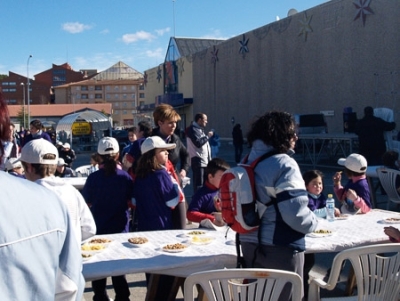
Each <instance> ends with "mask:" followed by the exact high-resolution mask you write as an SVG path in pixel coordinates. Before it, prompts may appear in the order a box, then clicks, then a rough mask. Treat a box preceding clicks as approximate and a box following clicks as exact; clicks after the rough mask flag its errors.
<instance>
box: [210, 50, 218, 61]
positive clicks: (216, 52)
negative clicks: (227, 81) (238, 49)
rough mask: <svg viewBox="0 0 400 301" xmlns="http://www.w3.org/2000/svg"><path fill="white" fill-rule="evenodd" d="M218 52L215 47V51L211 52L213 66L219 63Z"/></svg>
mask: <svg viewBox="0 0 400 301" xmlns="http://www.w3.org/2000/svg"><path fill="white" fill-rule="evenodd" d="M218 51H219V49H217V48H215V46H214V47H213V50H212V51H210V53H211V64H214V65H215V64H216V63H217V62H218Z"/></svg>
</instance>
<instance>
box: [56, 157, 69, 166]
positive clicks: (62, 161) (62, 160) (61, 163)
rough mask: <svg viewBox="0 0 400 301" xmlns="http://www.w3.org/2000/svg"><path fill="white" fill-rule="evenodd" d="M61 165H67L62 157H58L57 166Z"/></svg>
mask: <svg viewBox="0 0 400 301" xmlns="http://www.w3.org/2000/svg"><path fill="white" fill-rule="evenodd" d="M63 165H64V166H65V165H67V163H65V161H64V159H63V158H58V161H57V166H63Z"/></svg>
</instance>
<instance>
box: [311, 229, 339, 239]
mask: <svg viewBox="0 0 400 301" xmlns="http://www.w3.org/2000/svg"><path fill="white" fill-rule="evenodd" d="M333 233H334V231H332V230H329V229H318V230H315V231H314V232H311V233H308V234H307V235H308V236H310V237H326V236H331V235H333Z"/></svg>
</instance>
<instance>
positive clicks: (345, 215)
mask: <svg viewBox="0 0 400 301" xmlns="http://www.w3.org/2000/svg"><path fill="white" fill-rule="evenodd" d="M349 217H350V215H349V214H341V215H340V216H337V217H335V220H338V221H341V220H346V219H348V218H349Z"/></svg>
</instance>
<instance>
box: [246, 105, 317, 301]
mask: <svg viewBox="0 0 400 301" xmlns="http://www.w3.org/2000/svg"><path fill="white" fill-rule="evenodd" d="M297 139H298V138H297V136H296V131H295V126H294V121H293V118H292V116H291V115H290V114H289V113H286V112H277V111H273V112H267V113H266V114H264V115H263V116H261V117H259V118H258V119H256V120H255V121H254V122H253V124H252V125H251V129H250V131H249V133H248V135H247V140H248V142H249V145H250V146H251V151H250V154H249V158H248V159H249V162H252V161H254V160H255V159H256V158H258V157H260V156H262V155H263V154H265V153H269V152H273V153H274V155H273V156H270V157H269V158H267V159H265V160H263V161H261V162H260V163H259V164H258V165H257V167H256V168H255V170H254V172H255V186H256V190H257V195H258V200H259V201H258V204H257V208H258V212H259V215H260V218H261V225H260V227H259V229H258V231H253V232H250V233H246V234H240V241H241V244H242V251H243V255H244V259H245V263H246V265H247V267H248V268H268V269H281V270H287V271H293V272H296V273H298V274H299V275H300V276H301V277H302V276H303V266H304V251H305V239H304V237H305V235H306V234H307V233H310V232H312V231H314V230H315V228H316V227H317V218H316V216H315V215H314V213H313V212H311V211H310V209H309V208H308V207H307V205H308V197H307V191H306V187H305V185H304V181H303V178H302V175H301V172H300V168H299V166H298V164H297V162H296V161H295V160H294V159H293V158H291V157H290V154H292V153H293V149H294V147H295V144H296V141H297ZM258 232H259V233H258ZM290 295H291V287H290V285H286V287H285V289H284V290H283V292H282V294H281V296H280V299H279V300H290Z"/></svg>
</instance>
